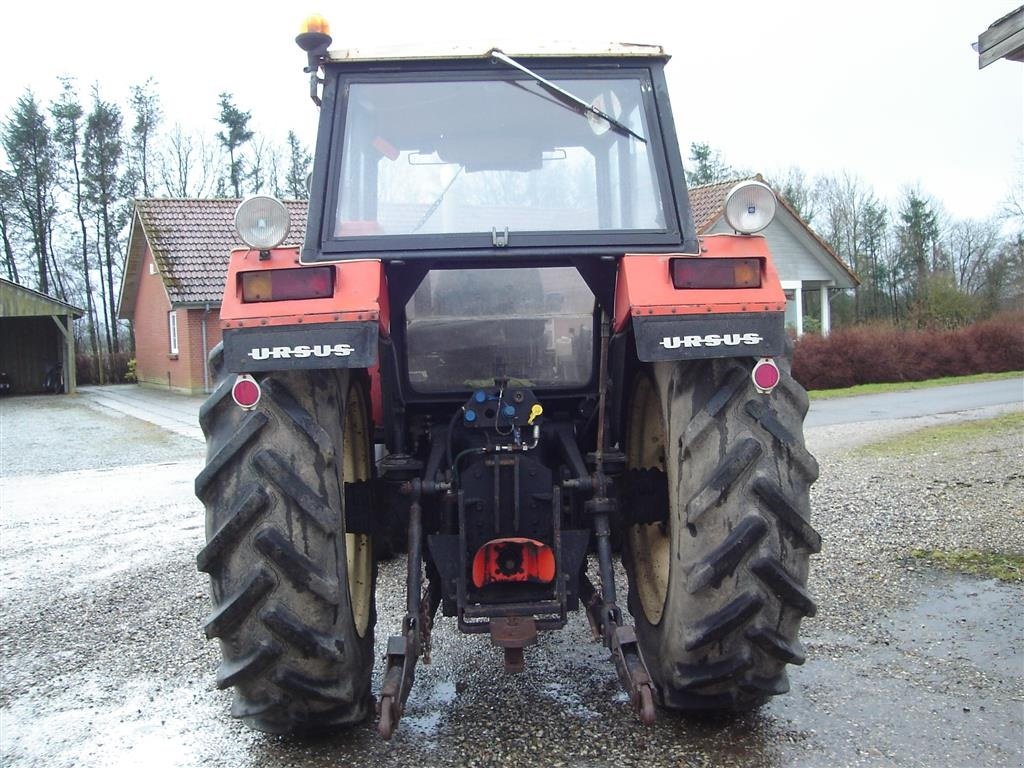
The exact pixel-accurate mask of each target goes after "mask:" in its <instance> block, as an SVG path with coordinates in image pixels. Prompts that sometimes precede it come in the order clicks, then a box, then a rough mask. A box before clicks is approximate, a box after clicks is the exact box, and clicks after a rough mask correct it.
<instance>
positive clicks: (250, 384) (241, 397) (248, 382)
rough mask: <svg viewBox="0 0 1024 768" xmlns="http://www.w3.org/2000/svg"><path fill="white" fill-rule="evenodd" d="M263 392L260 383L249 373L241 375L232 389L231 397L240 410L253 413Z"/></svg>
mask: <svg viewBox="0 0 1024 768" xmlns="http://www.w3.org/2000/svg"><path fill="white" fill-rule="evenodd" d="M262 394H263V390H262V389H260V385H259V383H258V382H257V381H256V379H254V378H253V377H252V376H250V375H249V374H247V373H243V374H239V376H238V378H237V379H235V383H234V385H233V386H232V387H231V397H232V399H233V400H234V401H235V404H236V405H238V407H239V408H244V409H245V410H247V411H251V410H252V409H253V408H255V407H256V404H257V403H258V402H259V401H260V395H262Z"/></svg>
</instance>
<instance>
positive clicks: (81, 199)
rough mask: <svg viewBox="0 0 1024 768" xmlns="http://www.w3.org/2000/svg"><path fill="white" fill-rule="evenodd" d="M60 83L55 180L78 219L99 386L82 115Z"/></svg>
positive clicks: (66, 82)
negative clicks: (58, 160) (83, 157)
mask: <svg viewBox="0 0 1024 768" xmlns="http://www.w3.org/2000/svg"><path fill="white" fill-rule="evenodd" d="M62 83H63V90H62V91H61V95H60V97H59V99H58V100H57V102H56V103H55V104H53V106H52V107H51V108H50V113H51V114H52V115H53V119H54V141H55V143H56V146H57V156H58V158H59V159H60V160H61V162H62V165H61V169H62V173H60V174H59V176H58V179H59V182H60V184H61V186H62V187H63V189H64V190H65V191H66V192H67V193H68V194H69V195H71V199H72V200H73V202H74V209H75V215H76V217H77V218H78V225H79V237H80V242H79V244H80V245H81V255H82V275H81V277H82V287H83V290H84V292H85V300H86V313H87V315H88V329H89V341H90V342H91V346H92V354H93V357H94V358H95V360H96V362H97V368H98V370H99V372H100V383H103V365H102V362H101V360H100V347H99V336H98V334H97V330H96V326H97V317H96V306H95V303H94V301H93V288H92V280H91V278H90V268H89V232H88V224H87V222H86V212H85V190H84V188H83V186H82V174H81V154H82V130H83V123H84V114H85V113H84V110H83V109H82V105H81V104H80V103H79V102H78V96H77V95H76V93H75V89H74V82H73V81H72V80H71V79H70V78H62Z"/></svg>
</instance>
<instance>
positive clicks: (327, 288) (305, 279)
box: [242, 267, 334, 303]
mask: <svg viewBox="0 0 1024 768" xmlns="http://www.w3.org/2000/svg"><path fill="white" fill-rule="evenodd" d="M333 295H334V267H299V268H298V269H261V270H258V271H256V272H243V273H242V301H244V302H247V303H249V302H256V301H292V300H295V299H324V298H328V297H330V296H333Z"/></svg>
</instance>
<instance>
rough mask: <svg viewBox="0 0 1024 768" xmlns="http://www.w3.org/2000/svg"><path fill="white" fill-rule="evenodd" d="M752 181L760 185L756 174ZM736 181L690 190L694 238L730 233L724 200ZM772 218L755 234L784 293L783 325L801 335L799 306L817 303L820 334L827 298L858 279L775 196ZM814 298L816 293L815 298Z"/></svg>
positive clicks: (827, 317) (827, 324)
mask: <svg viewBox="0 0 1024 768" xmlns="http://www.w3.org/2000/svg"><path fill="white" fill-rule="evenodd" d="M755 178H756V179H757V180H758V181H762V182H763V181H764V179H763V178H761V177H760V176H756V177H755ZM738 181H740V180H733V181H722V182H718V183H715V184H705V185H703V186H700V187H691V188H690V205H691V206H692V208H693V220H694V221H693V223H694V226H696V228H697V234H698V235H710V234H718V233H721V232H732V227H730V226H729V224H728V223H727V222H726V220H725V215H724V212H725V196H726V195H727V194H728V193H729V190H730V189H732V188H733V187H734V186H735V185H736V184H737V183H738ZM776 197H778V200H779V207H778V209H777V210H776V213H775V219H774V220H773V221H772V223H771V224H769V225H768V226H767V227H766V228H765V229H764V230H763V231H762V232H761V234H763V235H764V237H765V239H766V240H767V241H768V247H769V248H770V249H771V254H772V258H773V260H774V262H775V269H776V270H778V273H779V280H781V281H782V290H783V291H785V293H786V326H787V327H788V328H790V329H791V330H792V331H793V332H794V333H796V335H797V336H802V335H803V333H804V317H805V315H806V312H805V311H804V307H805V306H806V304H807V302H809V301H814V300H817V301H818V302H820V304H819V306H820V314H819V317H820V318H821V333H822V335H824V336H827V335H828V332H829V329H830V328H831V324H832V323H831V318H832V313H831V307H830V305H829V297H830V296H832V295H833V294H834V293H836V292H837V291H842V290H849V289H852V288H856V287H857V286H858V285H860V280H859V279H858V278H857V276H856V275H855V274H854V273H853V271H852V270H851V269H850V268H849V267H848V266H846V264H845V263H844V262H843V260H842V259H841V258H839V256H838V255H837V254H836V252H835V251H834V250H832V248H831V247H830V246H829V244H828V243H826V242H825V241H824V240H822V239H821V237H819V236H818V234H817V233H816V232H815V231H814V230H813V229H811V227H810V225H808V224H807V222H806V221H804V220H803V219H802V218H800V216H799V214H797V212H796V211H794V210H793V208H792V207H791V206H790V205H789V203H787V202H786V201H785V200H784V199H783V198H782V196H781V195H779V194H778V193H776ZM814 294H817V296H815V295H814Z"/></svg>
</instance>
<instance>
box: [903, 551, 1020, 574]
mask: <svg viewBox="0 0 1024 768" xmlns="http://www.w3.org/2000/svg"><path fill="white" fill-rule="evenodd" d="M910 555H911V557H914V558H917V559H919V560H926V561H927V562H929V563H933V564H935V565H939V566H942V567H943V568H947V569H949V570H951V571H959V572H960V573H970V574H974V575H976V576H987V577H988V578H991V579H999V580H1000V581H1010V582H1019V581H1024V555H1016V554H1011V553H1007V552H982V551H981V550H977V549H954V550H945V549H912V550H911V551H910Z"/></svg>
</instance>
